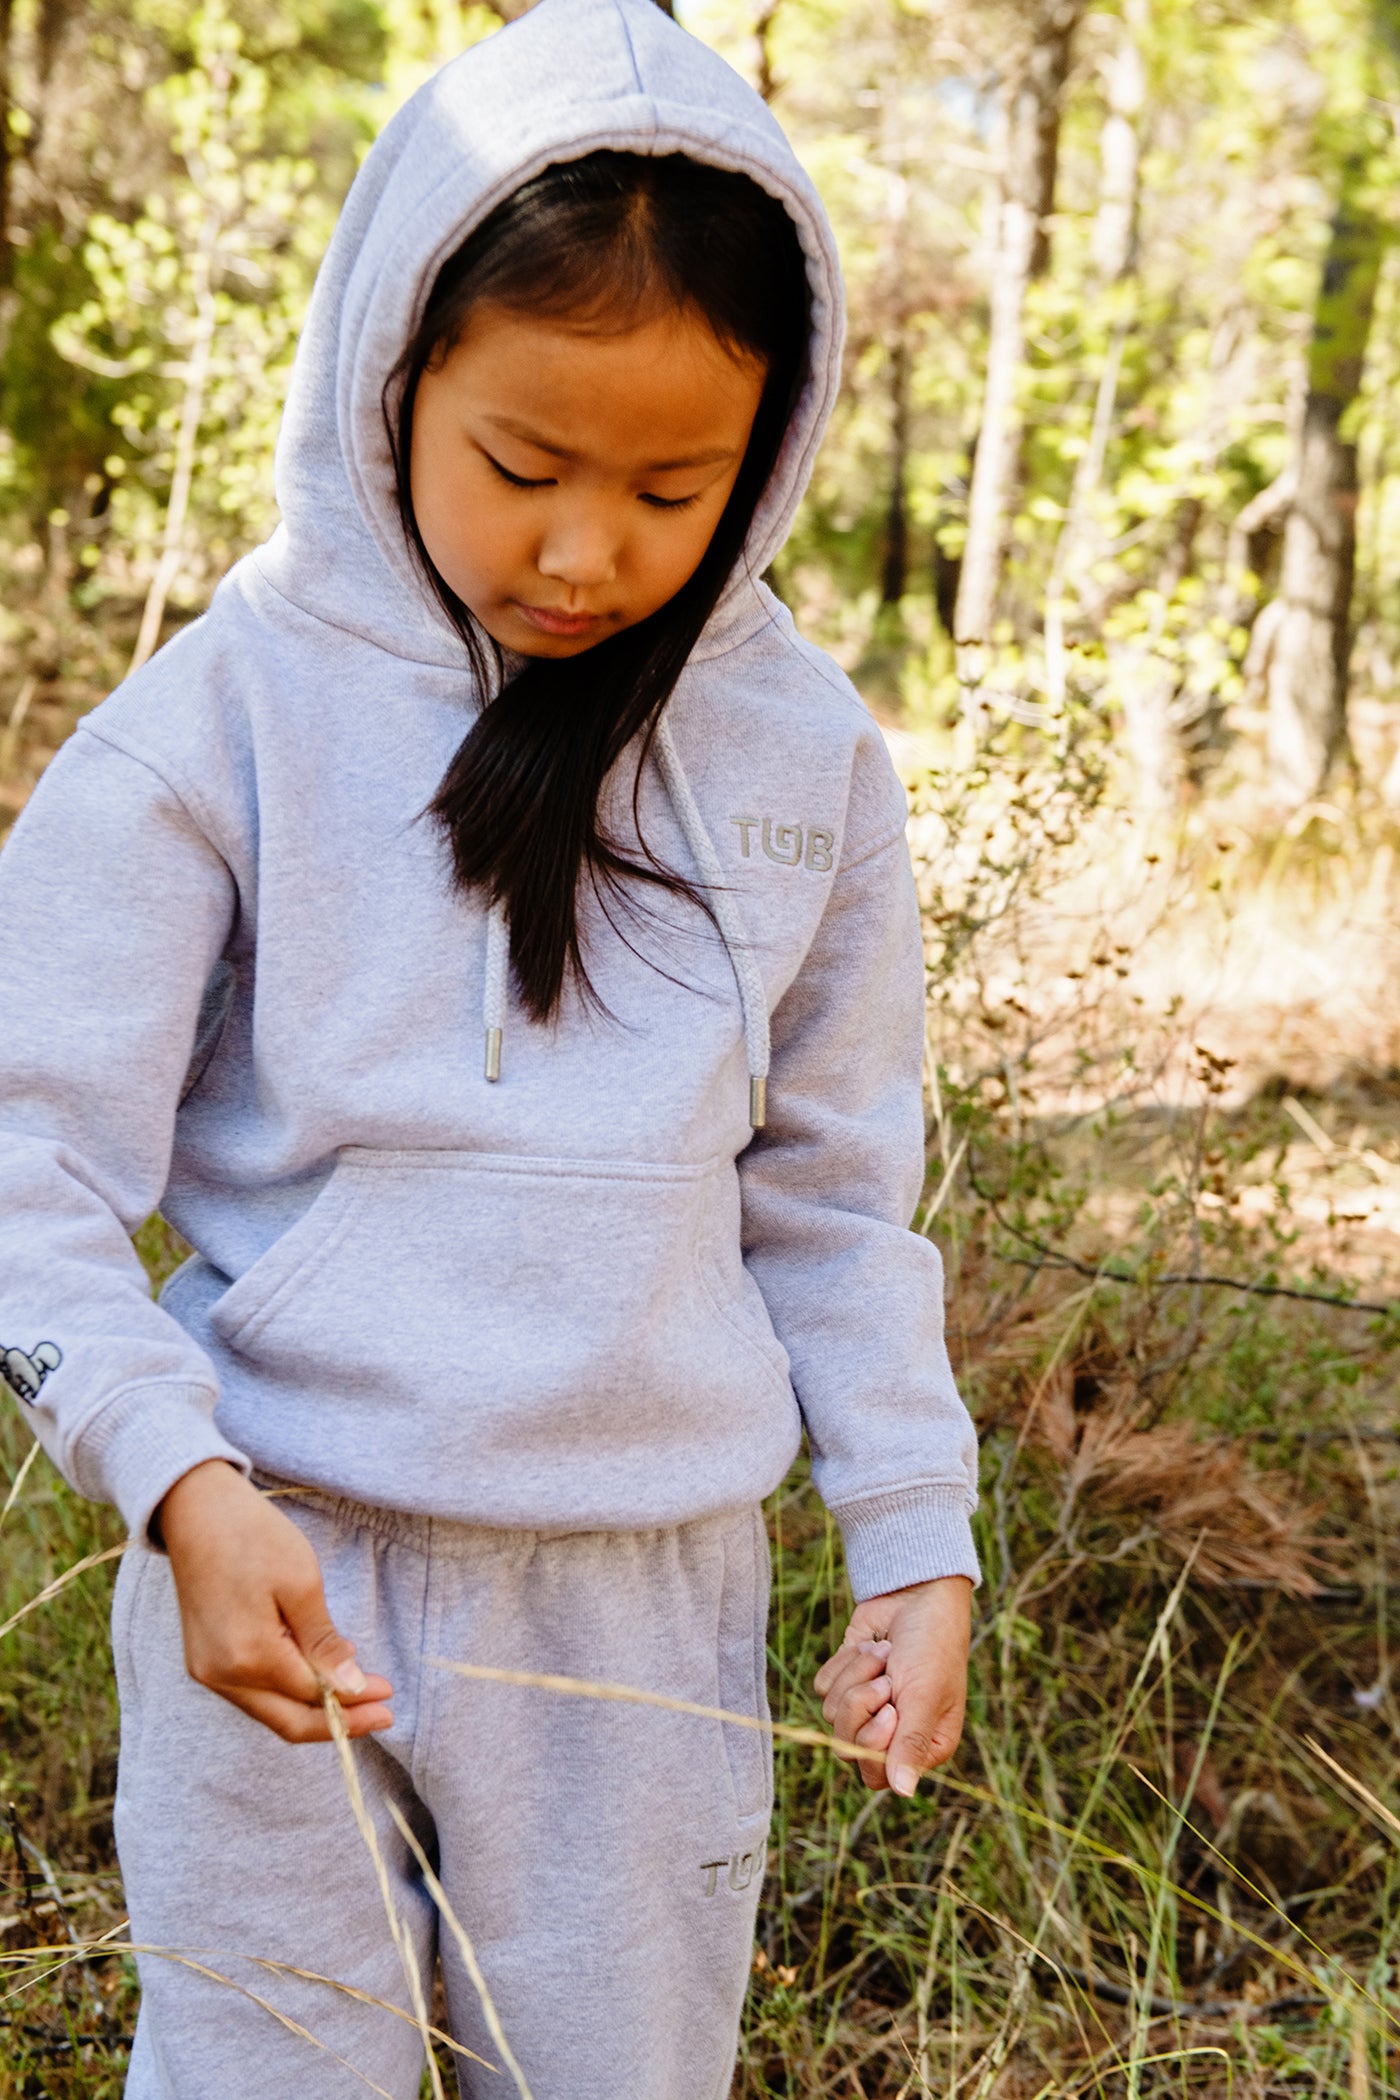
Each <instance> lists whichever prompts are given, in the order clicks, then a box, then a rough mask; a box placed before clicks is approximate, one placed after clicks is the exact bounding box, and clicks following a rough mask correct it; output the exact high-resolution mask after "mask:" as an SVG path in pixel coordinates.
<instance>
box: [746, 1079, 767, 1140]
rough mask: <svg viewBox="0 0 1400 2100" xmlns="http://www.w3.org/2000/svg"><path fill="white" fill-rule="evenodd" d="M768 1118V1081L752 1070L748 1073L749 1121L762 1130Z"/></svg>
mask: <svg viewBox="0 0 1400 2100" xmlns="http://www.w3.org/2000/svg"><path fill="white" fill-rule="evenodd" d="M767 1120H768V1081H767V1079H765V1078H763V1077H761V1076H760V1074H759V1073H757V1072H754V1073H751V1074H750V1075H749V1123H750V1126H751V1127H752V1128H753V1129H754V1130H762V1128H763V1126H764V1124H765V1123H766V1122H767Z"/></svg>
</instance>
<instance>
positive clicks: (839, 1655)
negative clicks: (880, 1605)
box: [813, 1641, 890, 1718]
mask: <svg viewBox="0 0 1400 2100" xmlns="http://www.w3.org/2000/svg"><path fill="white" fill-rule="evenodd" d="M889 1652H890V1644H889V1642H888V1641H861V1642H859V1643H857V1642H846V1643H843V1645H842V1646H841V1647H839V1648H838V1649H837V1651H836V1653H835V1654H834V1655H833V1656H832V1657H831V1658H830V1660H829V1661H827V1662H824V1663H823V1664H822V1666H821V1668H820V1669H819V1670H818V1672H817V1674H816V1677H815V1679H814V1680H813V1681H814V1684H815V1688H816V1691H817V1694H818V1696H819V1697H820V1698H823V1699H825V1698H828V1697H834V1698H837V1699H839V1698H840V1697H841V1694H842V1693H843V1692H844V1691H845V1690H846V1688H847V1687H848V1686H849V1685H853V1684H868V1683H869V1682H870V1680H871V1678H873V1677H879V1676H881V1675H882V1674H883V1672H884V1668H885V1663H886V1661H887V1659H888V1657H889ZM828 1718H830V1717H829V1716H828Z"/></svg>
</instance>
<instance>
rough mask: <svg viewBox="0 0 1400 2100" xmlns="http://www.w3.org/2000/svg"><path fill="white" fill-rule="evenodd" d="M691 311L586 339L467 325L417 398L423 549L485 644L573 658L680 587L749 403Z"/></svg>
mask: <svg viewBox="0 0 1400 2100" xmlns="http://www.w3.org/2000/svg"><path fill="white" fill-rule="evenodd" d="M763 380H764V367H763V365H762V363H761V362H759V361H757V360H754V359H738V358H736V357H735V355H734V354H733V353H732V352H731V351H729V350H727V349H725V348H724V347H723V346H722V345H721V343H720V342H719V341H718V339H717V338H716V336H715V335H714V333H713V331H712V330H711V328H710V327H709V325H708V323H707V322H706V321H705V320H704V319H703V318H702V317H701V316H700V315H698V314H695V313H692V312H690V311H681V312H679V313H675V312H672V313H664V314H660V315H657V316H656V317H655V318H653V319H651V320H644V321H642V322H640V323H639V324H638V325H637V326H636V327H635V328H633V329H630V330H629V331H628V332H627V333H625V334H621V335H618V334H600V333H597V332H594V331H590V330H588V329H585V328H580V327H578V326H574V327H570V326H569V325H568V324H567V323H566V322H564V321H542V320H537V319H530V318H529V317H527V316H525V315H522V314H516V313H512V312H511V311H509V310H508V309H507V308H504V307H500V306H495V305H482V306H479V307H477V308H475V309H474V310H473V312H472V314H471V316H470V318H469V320H468V323H467V328H466V332H465V334H464V335H463V337H462V339H461V340H460V342H458V343H457V344H456V346H455V347H454V348H453V349H452V350H450V351H449V352H448V353H447V354H446V356H445V357H443V358H442V360H441V362H439V363H438V364H436V365H435V366H429V367H428V369H427V370H426V371H425V372H424V373H423V376H422V378H421V379H420V381H419V383H418V393H417V398H416V399H415V402H414V406H413V443H412V452H411V456H410V475H411V480H412V488H413V507H414V511H415V513H416V514H417V518H418V529H419V531H420V532H421V534H422V536H423V544H424V545H425V547H426V548H427V550H428V553H429V555H430V556H431V557H432V560H433V562H434V564H435V566H436V568H437V570H438V573H439V575H440V576H442V577H443V579H444V580H445V581H446V582H447V583H448V584H449V585H450V586H451V588H452V589H453V590H454V591H455V592H456V594H457V596H458V597H459V598H460V599H461V600H462V602H463V604H464V605H466V606H467V607H468V608H469V609H470V611H471V612H472V613H473V614H474V616H475V617H476V619H477V620H478V621H479V622H480V623H481V625H482V626H483V627H484V628H485V630H486V632H487V633H488V634H489V635H490V636H491V637H492V639H493V640H494V641H497V642H500V643H501V644H502V645H503V647H505V648H507V649H512V650H514V651H515V652H516V653H517V654H519V655H521V656H553V657H563V656H577V655H578V654H579V653H580V652H581V651H582V650H584V649H590V648H592V647H593V645H594V644H595V643H596V642H601V641H604V640H605V639H606V638H607V636H608V635H610V634H616V633H617V632H618V631H619V630H620V629H621V628H624V627H631V626H633V625H634V624H635V623H636V622H637V621H638V620H644V619H645V618H646V617H647V615H648V614H649V613H653V612H655V611H657V609H658V608H659V607H660V606H662V605H664V604H665V603H666V601H667V600H668V599H669V598H672V597H674V596H675V594H676V592H677V591H678V590H679V589H680V588H681V586H682V584H684V583H685V582H687V581H688V579H689V578H690V577H691V576H692V575H693V574H694V572H695V569H696V567H697V566H698V564H699V562H700V559H701V557H702V555H703V554H704V552H705V549H706V548H707V547H708V545H709V543H710V537H711V535H712V533H713V532H714V529H715V527H716V525H717V524H718V523H719V520H720V516H721V513H722V512H723V510H724V506H725V504H726V503H727V502H728V500H729V493H730V490H731V489H732V488H733V486H734V482H735V478H736V477H737V475H738V472H739V468H740V465H741V464H742V461H743V457H744V451H745V448H746V446H747V444H748V441H749V432H750V430H751V429H752V427H753V419H754V415H755V412H756V410H757V408H758V403H759V397H760V395H761V393H762V390H763Z"/></svg>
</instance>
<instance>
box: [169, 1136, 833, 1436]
mask: <svg viewBox="0 0 1400 2100" xmlns="http://www.w3.org/2000/svg"><path fill="white" fill-rule="evenodd" d="M738 1217H739V1213H738V1178H737V1174H736V1172H735V1169H734V1166H733V1163H732V1162H731V1161H729V1160H723V1161H720V1162H710V1163H707V1164H705V1165H702V1166H694V1167H692V1166H669V1165H652V1164H648V1163H638V1164H635V1165H634V1164H628V1163H622V1164H608V1165H597V1166H595V1165H592V1164H585V1165H580V1163H578V1162H577V1161H573V1160H551V1159H535V1158H517V1157H510V1156H503V1155H500V1154H489V1153H474V1152H472V1153H469V1152H440V1151H434V1152H376V1151H367V1150H360V1149H347V1150H345V1151H344V1152H342V1154H341V1155H340V1159H339V1162H338V1164H337V1166H336V1169H335V1172H334V1173H333V1174H332V1176H331V1177H330V1179H329V1181H328V1182H327V1183H326V1185H325V1186H324V1187H323V1188H322V1190H321V1191H320V1193H319V1194H318V1196H317V1197H316V1199H315V1201H314V1202H313V1203H312V1204H311V1206H310V1208H309V1209H308V1210H307V1212H306V1213H305V1214H304V1215H303V1216H302V1217H301V1218H300V1219H299V1220H298V1221H297V1223H296V1224H295V1225H294V1226H292V1227H291V1229H290V1230H289V1231H288V1232H287V1233H286V1234H284V1235H283V1237H282V1238H281V1239H279V1240H278V1241H277V1242H276V1243H275V1245H274V1246H273V1247H272V1248H271V1249H270V1250H269V1251H268V1253H267V1254H265V1255H264V1256H263V1257H262V1258H261V1259H260V1260H259V1261H257V1262H255V1263H254V1264H253V1266H252V1267H251V1268H250V1269H249V1270H248V1271H247V1272H246V1273H245V1274H244V1275H243V1276H242V1277H240V1278H239V1279H238V1280H237V1282H235V1283H234V1284H233V1285H232V1286H231V1287H230V1289H229V1290H228V1291H226V1292H225V1293H224V1295H223V1296H222V1297H221V1298H220V1299H219V1300H218V1302H217V1304H216V1305H215V1306H214V1307H213V1308H212V1310H211V1313H210V1316H209V1317H210V1324H211V1325H212V1327H213V1329H214V1331H215V1333H216V1334H217V1335H218V1336H219V1338H220V1339H221V1341H222V1343H223V1345H224V1348H225V1349H226V1350H227V1351H228V1352H229V1354H230V1356H231V1358H233V1359H234V1360H235V1361H236V1362H237V1363H238V1364H239V1365H240V1366H241V1367H243V1368H244V1369H246V1370H247V1371H249V1372H251V1373H253V1374H254V1376H255V1377H256V1379H257V1381H258V1383H259V1385H260V1386H262V1387H264V1388H265V1387H266V1386H267V1384H269V1383H271V1384H273V1385H277V1386H282V1387H285V1388H291V1389H293V1390H295V1392H296V1393H297V1394H298V1395H299V1396H300V1397H301V1398H302V1399H304V1400H309V1399H314V1398H315V1397H317V1396H324V1397H326V1398H328V1399H330V1398H333V1399H334V1400H335V1402H336V1405H337V1408H338V1409H339V1410H344V1408H345V1407H346V1406H347V1405H350V1406H352V1407H353V1405H354V1403H356V1402H357V1401H358V1402H362V1403H365V1404H366V1405H372V1406H373V1407H374V1409H375V1411H376V1414H378V1413H379V1411H380V1410H382V1409H383V1408H384V1407H385V1406H386V1404H388V1405H399V1406H401V1407H404V1408H407V1409H411V1410H413V1411H414V1412H415V1413H416V1414H417V1416H418V1418H419V1423H420V1425H421V1429H422V1430H424V1431H426V1430H428V1428H429V1425H432V1428H433V1431H434V1433H436V1434H438V1435H439V1436H440V1437H443V1438H445V1439H446V1443H447V1444H449V1445H450V1444H451V1443H453V1442H454V1441H455V1440H456V1436H457V1433H458V1430H459V1428H460V1427H461V1425H464V1424H468V1425H469V1426H470V1451H471V1454H472V1457H473V1461H474V1463H475V1464H477V1465H479V1464H480V1463H481V1462H482V1460H483V1459H484V1457H485V1456H486V1455H487V1453H488V1452H489V1448H490V1446H491V1444H492V1443H493V1441H496V1442H498V1443H499V1448H500V1456H501V1459H502V1461H503V1462H506V1461H508V1462H509V1463H510V1464H512V1465H513V1466H515V1467H518V1468H528V1467H529V1466H530V1464H531V1462H532V1454H535V1453H538V1454H539V1455H540V1456H541V1457H547V1458H548V1460H549V1461H550V1462H551V1463H555V1462H557V1461H558V1460H559V1458H560V1456H561V1446H565V1445H567V1444H568V1442H569V1441H570V1425H573V1427H574V1428H575V1429H576V1431H577V1438H576V1444H577V1450H578V1455H579V1458H580V1462H582V1463H586V1464H587V1466H588V1467H589V1468H590V1469H593V1470H595V1471H596V1469H597V1468H599V1467H603V1468H606V1466H607V1465H608V1463H609V1460H610V1456H611V1458H612V1459H613V1460H617V1459H620V1458H621V1457H622V1456H623V1455H624V1454H626V1453H632V1452H634V1451H635V1449H636V1446H637V1444H638V1442H639V1441H643V1442H652V1443H654V1442H655V1440H656V1437H657V1435H658V1433H660V1434H661V1435H662V1436H663V1438H664V1436H665V1430H664V1424H665V1422H666V1420H667V1417H668V1415H672V1416H676V1417H678V1418H680V1419H683V1420H684V1421H686V1422H687V1423H688V1424H691V1425H694V1424H696V1423H698V1422H705V1421H708V1424H709V1431H710V1433H712V1434H713V1433H716V1432H719V1433H722V1432H723V1430H724V1429H725V1427H728V1428H729V1429H730V1430H733V1429H736V1428H738V1427H739V1426H740V1421H741V1419H742V1418H743V1416H744V1415H745V1414H747V1416H748V1418H749V1420H750V1421H751V1420H752V1410H753V1408H754V1406H755V1404H760V1405H762V1404H765V1403H766V1405H767V1406H768V1407H769V1409H770V1410H771V1409H772V1407H773V1404H774V1403H775V1402H776V1401H779V1400H781V1403H782V1406H783V1409H784V1412H785V1413H786V1411H787V1410H790V1409H791V1407H792V1395H791V1389H790V1387H789V1384H788V1378H787V1359H786V1356H785V1355H784V1353H783V1351H782V1349H781V1347H780V1345H779V1343H778V1341H777V1339H776V1337H775V1336H774V1334H773V1330H772V1327H771V1325H770V1323H769V1321H768V1316H767V1313H766V1310H765V1309H764V1306H763V1301H762V1298H761V1296H760V1295H759V1293H758V1291H757V1289H756V1287H755V1286H754V1284H753V1282H752V1279H751V1278H750V1277H749V1276H748V1274H747V1272H746V1271H745V1270H744V1268H743V1264H742V1262H741V1261H740V1260H739V1256H738V1244H739V1241H738ZM422 1455H423V1456H426V1457H429V1458H430V1457H431V1456H432V1453H431V1452H429V1453H425V1454H422ZM453 1455H454V1454H452V1453H451V1452H450V1451H448V1450H447V1449H446V1448H444V1451H443V1456H444V1459H445V1460H450V1459H451V1458H452V1457H453Z"/></svg>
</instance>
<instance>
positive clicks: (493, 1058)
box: [486, 1028, 501, 1079]
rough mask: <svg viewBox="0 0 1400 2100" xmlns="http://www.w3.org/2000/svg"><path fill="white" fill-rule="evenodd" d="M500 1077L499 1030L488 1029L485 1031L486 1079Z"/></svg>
mask: <svg viewBox="0 0 1400 2100" xmlns="http://www.w3.org/2000/svg"><path fill="white" fill-rule="evenodd" d="M500 1076H501V1031H500V1029H499V1028H488V1029H487V1031H486V1077H487V1078H488V1079H499V1078H500Z"/></svg>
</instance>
